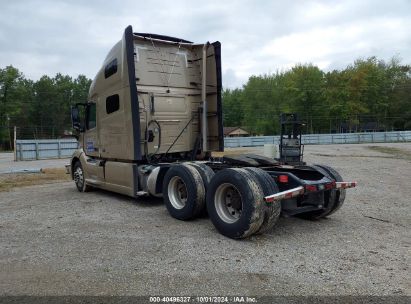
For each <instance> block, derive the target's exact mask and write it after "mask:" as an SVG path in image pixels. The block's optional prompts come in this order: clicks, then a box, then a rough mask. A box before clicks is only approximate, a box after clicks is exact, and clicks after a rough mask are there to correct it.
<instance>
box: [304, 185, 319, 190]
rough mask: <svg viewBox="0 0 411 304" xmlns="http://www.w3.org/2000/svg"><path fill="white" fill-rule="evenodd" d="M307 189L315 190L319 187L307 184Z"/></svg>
mask: <svg viewBox="0 0 411 304" xmlns="http://www.w3.org/2000/svg"><path fill="white" fill-rule="evenodd" d="M305 191H307V192H314V191H317V187H316V186H314V185H305Z"/></svg>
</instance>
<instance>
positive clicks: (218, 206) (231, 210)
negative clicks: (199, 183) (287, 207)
mask: <svg viewBox="0 0 411 304" xmlns="http://www.w3.org/2000/svg"><path fill="white" fill-rule="evenodd" d="M206 201H207V211H208V214H209V216H210V219H211V221H212V223H213V224H214V226H215V227H216V229H217V230H218V231H219V232H220V233H221V234H223V235H225V236H227V237H230V238H234V239H240V238H245V237H248V236H250V235H252V234H254V233H255V232H257V231H258V230H259V229H260V227H261V224H262V223H263V221H264V205H265V202H264V194H263V191H262V189H261V186H260V185H259V182H258V180H257V179H256V178H255V177H254V176H253V175H252V174H251V173H250V172H249V171H247V170H245V169H233V168H229V169H223V170H221V171H219V172H217V173H216V174H215V175H214V177H213V178H212V180H211V182H210V185H209V187H208V191H207V198H206Z"/></svg>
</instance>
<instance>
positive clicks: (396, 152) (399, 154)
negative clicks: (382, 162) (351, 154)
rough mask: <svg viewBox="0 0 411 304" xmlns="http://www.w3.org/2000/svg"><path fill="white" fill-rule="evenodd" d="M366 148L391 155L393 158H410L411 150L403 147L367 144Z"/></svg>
mask: <svg viewBox="0 0 411 304" xmlns="http://www.w3.org/2000/svg"><path fill="white" fill-rule="evenodd" d="M367 148H368V149H370V150H372V151H376V152H380V153H384V154H389V155H392V156H394V157H395V158H401V159H406V160H411V151H407V150H404V149H400V148H393V147H383V146H368V147H367Z"/></svg>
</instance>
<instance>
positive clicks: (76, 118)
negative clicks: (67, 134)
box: [71, 105, 84, 132]
mask: <svg viewBox="0 0 411 304" xmlns="http://www.w3.org/2000/svg"><path fill="white" fill-rule="evenodd" d="M71 125H72V127H73V129H74V130H77V131H79V132H84V127H83V126H82V124H81V120H80V110H79V108H78V107H77V105H75V106H72V107H71Z"/></svg>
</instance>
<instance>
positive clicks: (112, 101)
mask: <svg viewBox="0 0 411 304" xmlns="http://www.w3.org/2000/svg"><path fill="white" fill-rule="evenodd" d="M118 109H120V97H119V96H118V94H115V95H111V96H108V97H107V98H106V113H107V114H111V113H113V112H115V111H118Z"/></svg>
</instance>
